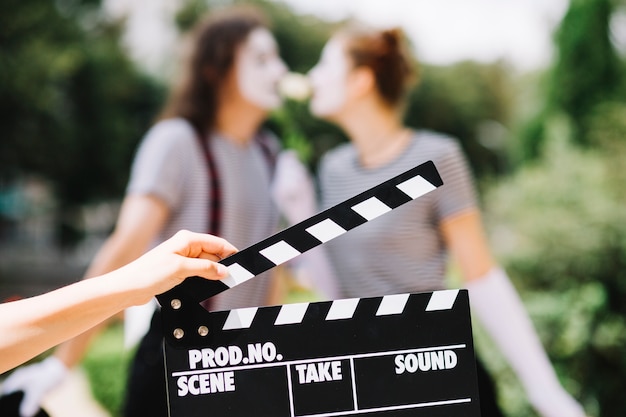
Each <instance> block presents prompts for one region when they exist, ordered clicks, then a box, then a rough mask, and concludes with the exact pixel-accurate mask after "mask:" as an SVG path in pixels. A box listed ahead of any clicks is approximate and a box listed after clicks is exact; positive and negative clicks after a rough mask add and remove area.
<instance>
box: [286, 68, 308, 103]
mask: <svg viewBox="0 0 626 417" xmlns="http://www.w3.org/2000/svg"><path fill="white" fill-rule="evenodd" d="M278 88H279V91H280V94H281V95H282V96H283V97H286V98H288V99H291V100H295V101H304V100H306V99H308V98H309V97H310V96H311V83H310V82H309V78H308V77H307V76H306V75H304V74H300V73H297V72H288V73H287V74H286V75H285V76H284V77H283V78H282V79H281V80H280V84H279V86H278Z"/></svg>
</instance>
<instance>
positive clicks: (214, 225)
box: [198, 136, 222, 236]
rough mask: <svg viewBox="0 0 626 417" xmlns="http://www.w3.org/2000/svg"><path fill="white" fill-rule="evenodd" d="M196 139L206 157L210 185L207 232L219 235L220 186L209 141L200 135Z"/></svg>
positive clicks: (220, 212) (220, 211)
mask: <svg viewBox="0 0 626 417" xmlns="http://www.w3.org/2000/svg"><path fill="white" fill-rule="evenodd" d="M198 140H199V141H200V144H201V145H202V149H203V150H204V158H205V159H206V165H207V169H208V170H209V181H210V185H211V195H210V201H211V206H210V207H209V223H208V224H207V233H209V234H211V235H215V236H220V233H221V226H222V225H221V223H222V221H221V220H222V189H221V186H220V180H219V176H218V173H217V168H216V167H215V161H214V160H213V154H212V153H211V149H210V146H209V143H208V142H207V141H206V140H204V139H203V138H202V137H200V136H198Z"/></svg>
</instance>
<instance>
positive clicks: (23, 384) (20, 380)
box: [2, 356, 68, 417]
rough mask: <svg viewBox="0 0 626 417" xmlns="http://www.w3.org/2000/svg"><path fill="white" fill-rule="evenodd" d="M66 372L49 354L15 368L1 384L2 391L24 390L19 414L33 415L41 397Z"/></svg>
mask: <svg viewBox="0 0 626 417" xmlns="http://www.w3.org/2000/svg"><path fill="white" fill-rule="evenodd" d="M67 374H68V369H67V367H66V366H65V365H64V364H63V362H61V361H60V360H59V359H57V358H55V357H54V356H50V357H48V358H47V359H45V360H43V361H41V362H38V363H35V364H33V365H28V366H23V367H21V368H19V369H17V370H15V371H14V372H13V373H12V374H11V375H10V376H9V377H8V378H7V379H6V380H5V381H4V383H3V384H2V393H3V394H10V393H12V392H15V391H24V398H23V400H22V403H21V404H20V416H21V417H33V416H34V415H35V414H37V412H38V411H39V408H40V406H41V401H42V399H43V397H44V396H45V395H46V394H47V393H48V392H50V391H51V390H52V389H53V388H55V387H56V386H58V385H59V384H60V383H61V381H63V379H64V378H65V376H66V375H67Z"/></svg>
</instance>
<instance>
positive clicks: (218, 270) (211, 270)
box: [184, 258, 228, 280]
mask: <svg viewBox="0 0 626 417" xmlns="http://www.w3.org/2000/svg"><path fill="white" fill-rule="evenodd" d="M184 268H185V269H186V271H187V276H191V275H196V276H200V277H202V278H206V279H211V280H220V279H224V278H226V277H227V276H228V268H227V267H226V266H224V265H222V264H220V263H217V262H214V261H211V260H208V259H199V258H187V259H185V262H184Z"/></svg>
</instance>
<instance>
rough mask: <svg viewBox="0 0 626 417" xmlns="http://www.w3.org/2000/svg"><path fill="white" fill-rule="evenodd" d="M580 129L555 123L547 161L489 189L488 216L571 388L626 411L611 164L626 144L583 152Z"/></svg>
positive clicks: (624, 249)
mask: <svg viewBox="0 0 626 417" xmlns="http://www.w3.org/2000/svg"><path fill="white" fill-rule="evenodd" d="M623 110H624V109H623V108H622V109H621V111H622V112H623ZM615 111H616V112H617V111H618V110H615ZM621 114H624V113H621ZM602 120H603V122H602V125H603V126H605V127H604V129H603V131H604V132H606V134H607V135H610V134H611V133H615V132H616V131H621V132H623V133H626V129H624V127H625V126H624V122H623V119H621V120H619V119H617V120H616V124H614V125H609V123H608V120H607V119H606V118H603V119H602ZM595 123H596V124H597V123H599V120H596V121H595ZM571 131H572V128H571V124H570V123H569V119H567V118H566V117H560V118H553V119H551V120H550V122H549V123H547V139H546V142H545V143H546V144H547V146H546V147H545V148H544V149H543V154H542V158H541V159H540V160H539V161H537V163H535V164H533V165H528V166H526V167H524V168H523V169H521V170H520V171H519V172H517V173H516V174H515V175H514V176H512V177H511V178H508V179H506V180H504V181H501V182H500V183H498V184H496V185H494V186H492V187H491V188H490V191H489V193H487V196H486V198H485V201H487V207H486V213H487V215H486V222H487V224H488V225H489V226H490V227H489V230H490V236H491V239H492V243H493V245H492V246H493V248H495V249H496V251H497V257H498V258H499V259H500V261H501V262H502V263H503V264H504V265H505V266H506V268H507V270H508V271H509V273H510V274H511V276H512V279H513V280H514V283H515V284H516V287H517V288H518V289H520V291H521V293H522V294H523V298H524V300H525V302H526V305H527V307H528V310H529V312H530V314H531V316H532V318H533V321H534V323H535V324H536V326H537V328H538V331H539V334H540V336H541V339H542V340H543V342H544V344H545V346H546V349H547V351H548V353H549V355H550V357H551V359H552V360H553V363H554V364H555V368H556V369H557V371H558V373H559V375H560V377H561V379H562V381H563V383H564V385H565V387H566V388H568V389H569V390H570V392H572V393H573V394H574V395H575V396H576V397H577V398H579V399H581V400H582V401H583V403H584V404H585V406H586V407H587V409H588V411H589V412H590V413H592V415H596V416H612V415H616V414H619V413H620V412H621V411H623V410H625V409H626V399H625V398H624V396H623V395H621V394H620V391H621V389H622V388H621V386H622V383H621V380H622V379H623V375H624V374H626V356H624V354H623V346H624V343H626V211H625V210H624V206H625V204H626V198H625V197H626V194H625V193H624V191H622V190H623V188H624V187H623V179H624V174H617V175H616V173H615V172H614V170H613V169H612V167H614V166H615V164H618V163H622V162H619V161H623V160H624V159H623V158H624V156H625V155H626V148H625V147H623V146H621V147H619V148H615V149H614V150H613V152H611V153H610V154H607V153H603V152H599V151H591V150H580V149H577V148H576V147H573V146H572V145H571V144H570V143H569V140H568V138H570V137H571ZM598 135H600V133H598ZM503 372H504V371H503ZM506 378H507V377H502V381H506Z"/></svg>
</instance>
